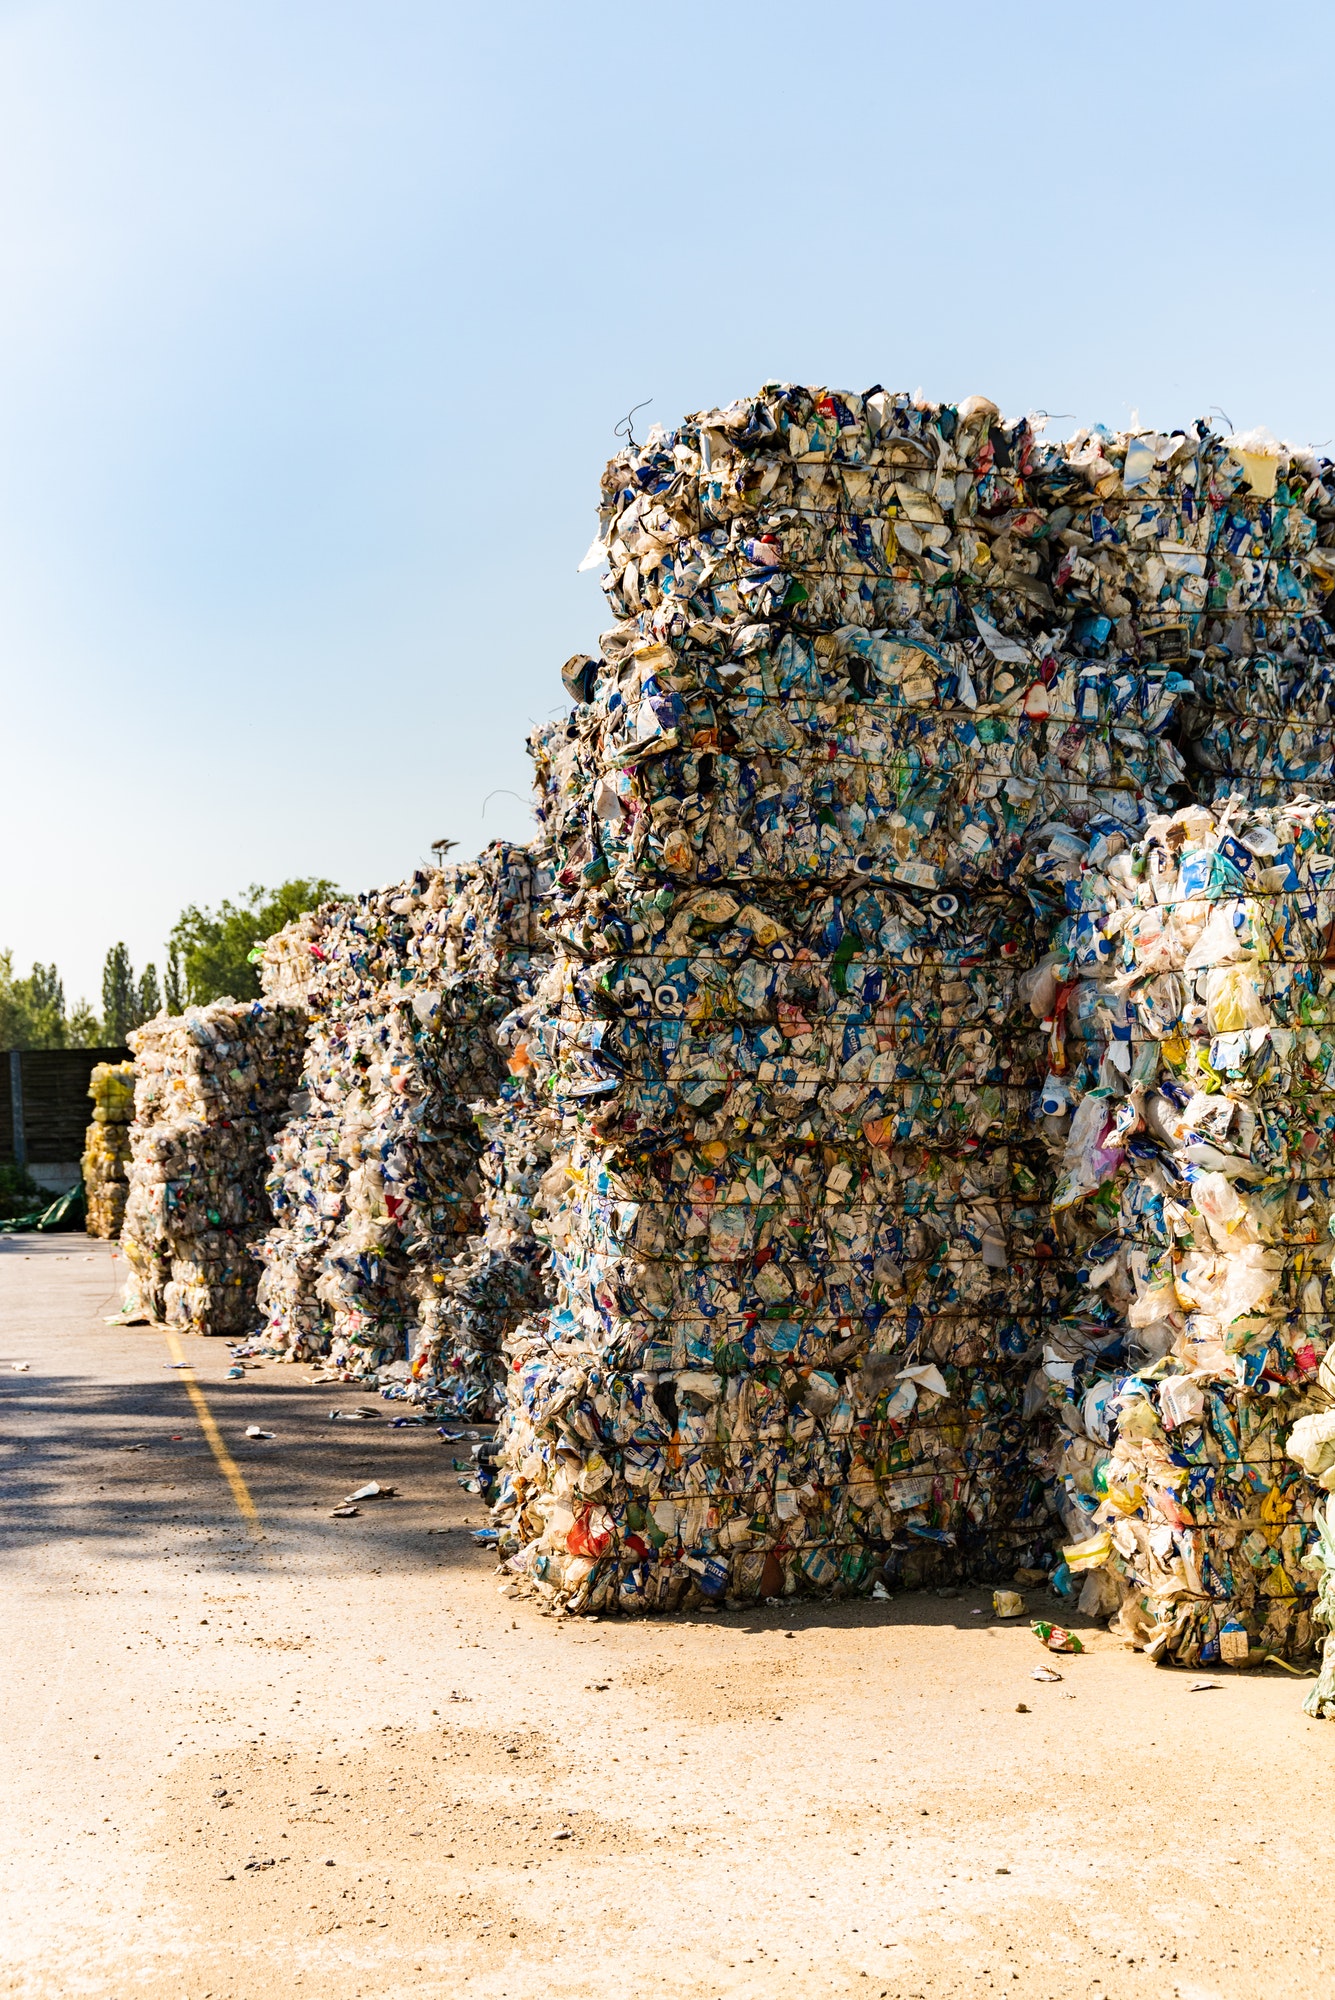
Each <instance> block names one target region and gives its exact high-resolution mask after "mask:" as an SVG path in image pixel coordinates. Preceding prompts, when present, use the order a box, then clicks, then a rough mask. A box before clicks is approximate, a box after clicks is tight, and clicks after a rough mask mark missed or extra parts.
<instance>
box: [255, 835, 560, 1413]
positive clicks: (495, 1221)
mask: <svg viewBox="0 0 1335 2000" xmlns="http://www.w3.org/2000/svg"><path fill="white" fill-rule="evenodd" d="M534 880H535V876H534V868H533V864H532V861H531V858H530V856H529V855H528V853H527V852H526V850H524V849H521V848H516V847H514V846H512V845H511V844H509V843H507V842H498V843H495V844H493V846H491V847H489V848H488V849H487V850H486V851H485V852H484V853H483V855H482V856H481V857H479V859H478V860H477V861H476V862H470V863H468V864H466V865H465V866H463V867H458V868H449V869H446V870H444V871H431V872H424V873H419V874H418V875H416V876H414V877H413V878H412V879H411V880H410V881H408V882H405V883H402V884H397V885H394V886H392V887H390V888H387V889H383V890H380V891H377V892H376V893H374V894H372V895H368V896H363V897H361V898H359V899H358V901H357V902H356V903H355V904H350V905H344V906H338V907H337V908H332V909H329V910H326V911H325V912H322V913H321V918H322V921H321V923H320V925H319V927H318V930H314V929H313V931H312V934H311V936H310V937H309V938H308V940H307V948H308V950H309V954H310V964H311V971H310V974H309V981H308V985H307V993H308V999H309V1004H310V1007H311V1029H310V1035H309V1039H308V1044H307V1051H306V1062H305V1068H304V1071H303V1076H302V1090H301V1093H300V1095H299V1097H298V1098H297V1100H296V1101H295V1102H294V1107H293V1108H294V1116H293V1118H292V1119H291V1121H290V1122H289V1124H288V1125H287V1126H286V1127H285V1128H284V1130H283V1131H282V1132H281V1133H280V1134H279V1135H278V1137H277V1140H276V1142H275V1146H274V1156H273V1168H272V1172H271V1174H270V1177H269V1183H268V1185H269V1194H270V1199H271V1201H272V1204H273V1209H274V1214H275V1217H276V1219H277V1226H276V1227H275V1229H274V1230H273V1231H272V1232H271V1233H270V1235H269V1237H268V1238H267V1240H266V1242H265V1243H264V1245H263V1247H262V1250H261V1255H262V1258H263V1260H264V1264H265V1272H264V1277H263V1280H262V1282H261V1287H260V1301H261V1305H262V1307H263V1309H264V1314H265V1319H266V1324H265V1327H264V1329H263V1332H262V1333H261V1334H260V1335H259V1336H257V1346H258V1348H259V1350H260V1351H263V1352H268V1353H276V1354H282V1355H287V1356H289V1357H292V1358H297V1357H301V1358H307V1359H314V1358H319V1357H326V1358H327V1359H328V1361H329V1363H330V1365H331V1366H332V1367H333V1368H335V1369H337V1370H338V1371H339V1372H341V1373H344V1374H349V1375H353V1376H356V1377H358V1378H364V1379H369V1378H371V1377H374V1378H376V1379H377V1380H378V1381H380V1383H381V1384H382V1385H383V1386H389V1385H391V1384H398V1385H401V1387H402V1389H403V1392H404V1393H408V1394H411V1395H413V1396H414V1397H417V1398H420V1399H429V1400H436V1401H440V1402H443V1403H445V1404H447V1405H449V1406H451V1407H453V1408H456V1409H461V1410H465V1409H466V1410H474V1411H478V1410H482V1409H484V1408H486V1407H489V1405H490V1402H491V1399H492V1397H493V1393H494V1387H495V1381H496V1377H497V1375H498V1374H499V1373H500V1372H501V1366H502V1364H501V1362H500V1360H499V1349H500V1342H501V1339H502V1338H503V1335H504V1332H505V1331H506V1329H507V1328H508V1326H509V1325H510V1324H512V1323H513V1322H514V1320H515V1319H516V1318H518V1316H519V1315H520V1314H521V1313H522V1312H524V1311H525V1310H529V1309H531V1308H532V1307H533V1306H535V1305H537V1304H540V1303H541V1300H542V1293H541V1287H540V1284H539V1283H538V1280H537V1274H536V1273H537V1261H538V1260H537V1255H536V1252H535V1248H534V1246H533V1243H532V1237H531V1231H530V1230H529V1229H528V1226H527V1222H526V1220H525V1217H526V1210H527V1203H528V1199H529V1196H528V1193H527V1191H526V1190H527V1188H528V1186H529V1184H531V1182H532V1180H533V1178H534V1176H535V1173H540V1172H541V1171H542V1168H543V1166H544V1165H545V1163H546V1154H545V1151H543V1150H542V1149H539V1151H538V1152H537V1153H535V1154H534V1158H533V1160H532V1161H531V1162H527V1163H526V1156H527V1152H528V1151H531V1150H532V1142H530V1141H529V1140H528V1139H527V1137H526V1136H524V1135H523V1134H521V1133H520V1131H519V1126H520V1124H521V1123H525V1122H526V1121H523V1120H521V1119H520V1118H519V1115H518V1099H519V1097H520V1095H521V1084H520V1082H519V1081H516V1082H515V1083H513V1084H509V1083H503V1081H502V1079H503V1078H505V1077H506V1076H507V1068H506V1061H505V1056H504V1052H503V1048H502V1040H501V1039H498V1029H500V1028H501V1025H502V1023H503V1022H505V1020H506V1018H507V1016H511V1015H514V1012H515V1009H516V1007H522V1005H523V1004H524V1002H525V1001H526V1000H527V999H530V998H531V980H532V975H531V970H530V959H531V931H532V914H531V912H532V898H533V893H534ZM542 886H543V885H542V882H541V879H540V878H539V880H538V887H539V890H540V889H541V887H542ZM517 1018H518V1017H516V1020H517ZM514 1025H515V1024H514V1023H513V1022H512V1023H511V1026H512V1027H513V1026H514ZM507 1038H509V1037H508V1031H507V1034H506V1035H505V1036H503V1037H502V1039H507ZM510 1056H511V1058H512V1062H513V1067H514V1070H515V1072H516V1076H517V1078H522V1076H523V1075H524V1074H525V1073H526V1072H527V1071H528V1070H529V1068H530V1067H531V1066H530V1065H529V1064H528V1063H527V1060H526V1058H525V1056H524V1054H523V1051H522V1041H521V1043H519V1044H518V1045H516V1046H512V1047H511V1048H510ZM479 1119H482V1120H483V1121H484V1125H485V1124H486V1123H487V1121H494V1122H495V1130H494V1131H493V1130H491V1129H480V1127H479ZM521 1183H522V1185H521Z"/></svg>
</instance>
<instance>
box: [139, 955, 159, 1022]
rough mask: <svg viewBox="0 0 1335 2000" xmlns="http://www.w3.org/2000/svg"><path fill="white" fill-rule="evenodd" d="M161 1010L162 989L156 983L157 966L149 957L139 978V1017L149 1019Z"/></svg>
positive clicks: (144, 1019) (143, 1019)
mask: <svg viewBox="0 0 1335 2000" xmlns="http://www.w3.org/2000/svg"><path fill="white" fill-rule="evenodd" d="M161 1012H162V990H161V988H160V987H159V985H158V968H157V967H156V965H154V963H153V961H152V959H150V960H149V962H148V964H147V965H146V966H145V967H144V970H143V972H142V974H141V976H140V980H139V1019H140V1020H141V1021H151V1020H152V1018H153V1016H154V1015H155V1014H160V1013H161Z"/></svg>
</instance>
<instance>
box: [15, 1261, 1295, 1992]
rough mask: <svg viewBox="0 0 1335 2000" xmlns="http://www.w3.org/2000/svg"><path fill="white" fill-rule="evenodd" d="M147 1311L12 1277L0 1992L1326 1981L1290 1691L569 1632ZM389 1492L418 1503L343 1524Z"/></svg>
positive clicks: (864, 1608) (319, 1432)
mask: <svg viewBox="0 0 1335 2000" xmlns="http://www.w3.org/2000/svg"><path fill="white" fill-rule="evenodd" d="M117 1278H118V1274H117V1267H116V1265H115V1263H114V1261H113V1256H112V1252H111V1251H110V1249H109V1248H108V1246H106V1245H105V1244H98V1243H92V1242H88V1241H86V1240H85V1239H84V1238H83V1237H68V1236H66V1237H55V1238H51V1237H48V1238H35V1237H28V1238H24V1237H18V1238H15V1237H11V1238H7V1239H5V1238H0V1433H2V1435H3V1448H4V1457H5V1463H4V1472H3V1493H4V1499H5V1505H4V1508H3V1513H2V1515H0V1563H2V1565H3V1569H2V1572H0V1574H2V1577H3V1583H2V1586H0V1587H2V1588H3V1604H4V1613H5V1617H4V1629H5V1644H4V1673H3V1700H2V1706H0V1759H3V1779H2V1781H0V1782H2V1784H3V1792H2V1794H0V1795H2V1796H3V1798H4V1801H5V1811H4V1813H3V1815H0V1866H3V1883H4V1891H5V1893H4V1897H3V1903H2V1905H0V1993H6V1994H15V1995H23V1996H34V2000H36V1996H42V2000H46V1996H54V1995H59V1996H62V2000H64V1996H71V1995H83V1994H91V1995H116V1996H122V1995H126V1994H134V1995H143V1996H145V2000H269V1996H277V1995H282V1996H284V2000H291V1996H292V1995H293V1994H294V1993H295V1994H298V1995H299V1994H302V1993H305V1994H310V1995H312V1996H316V1995H318V1996H320V2000H353V1996H362V1995H365V1996H382V1995H383V1996H390V1995H393V1996H399V1995H402V1996H409V1995H411V1996H414V2000H418V1996H421V2000H427V1996H430V1997H431V2000H436V1996H445V1995H451V1996H453V1995H457V1994H460V1993H463V1994H468V1995H476V1996H479V2000H482V1996H485V2000H520V1997H521V1996H522V2000H534V1996H545V1995H553V1996H561V2000H565V1996H574V1995H579V1996H583V1995H597V1996H617V1997H618V2000H619V1996H641V1995H645V1996H648V1995H663V1994H670V1995H682V1996H688V1997H689V2000H695V1996H701V2000H703V1996H726V2000H742V1996H752V1995H765V1996H769V1995H780V1994H781V1995H807V1994H813V1995H815V1994H822V1995H823V1994H853V1995H857V1996H869V1997H870V1996H881V1997H882V2000H946V1996H965V1995H969V1996H973V1995H985V1994H991V1993H1005V1994H1010V1995H1014V1996H1016V2000H1029V1996H1048V2000H1067V1996H1073V1995H1079V1996H1097V1995H1103V1996H1108V2000H1114V1996H1116V2000H1120V1996H1123V1995H1126V1996H1131V1995H1135V1996H1139V1995H1154V1996H1181V2000H1237V1996H1239V1995H1241V1994H1242V1993H1244V1992H1245V1993H1247V1994H1248V1995H1249V1996H1268V1995H1277V1994H1283V1995H1288V1994H1299V1993H1307V1992H1309V1991H1312V1990H1316V1989H1317V1988H1318V1987H1319V1986H1324V1985H1325V1984H1327V1983H1328V1982H1329V1980H1330V1977H1331V1973H1332V1968H1335V1916H1332V1914H1331V1910H1330V1906H1329V1905H1328V1904H1327V1903H1326V1902H1325V1899H1324V1896H1323V1895H1322V1893H1321V1891H1320V1886H1319V1885H1320V1881H1321V1879H1322V1876H1323V1874H1324V1867H1325V1863H1326V1857H1327V1851H1328V1846H1329V1834H1330V1823H1331V1822H1330V1805H1329V1802H1330V1798H1331V1766H1332V1760H1335V1728H1331V1727H1330V1726H1329V1725H1322V1724H1315V1723H1310V1722H1308V1721H1307V1720H1306V1719H1305V1718H1304V1716H1303V1714H1302V1711H1301V1702H1302V1694H1303V1685H1304V1684H1303V1683H1302V1682H1300V1681H1294V1680H1292V1679H1291V1678H1289V1677H1288V1676H1286V1675H1283V1674H1281V1673H1278V1672H1276V1671H1274V1670H1273V1669H1272V1670H1268V1671H1266V1672H1265V1673H1263V1674H1251V1675H1245V1676H1229V1675H1228V1673H1227V1671H1225V1672H1224V1673H1223V1674H1220V1675H1218V1676H1216V1678H1218V1679H1221V1680H1223V1681H1225V1683H1226V1684H1225V1685H1224V1686H1222V1687H1218V1688H1213V1689H1209V1690H1205V1691H1201V1692H1193V1691H1192V1688H1193V1682H1194V1680H1196V1679H1197V1678H1199V1677H1198V1676H1195V1675H1191V1674H1182V1673H1176V1672H1173V1671H1162V1670H1155V1669H1154V1668H1152V1667H1150V1666H1149V1665H1148V1664H1147V1663H1146V1662H1145V1661H1144V1660H1143V1659H1142V1658H1139V1657H1137V1656H1136V1655H1134V1654H1131V1653H1128V1652H1127V1651H1125V1650H1124V1649H1123V1648H1122V1647H1121V1646H1120V1645H1118V1644H1117V1643H1115V1642H1114V1641H1113V1640H1112V1639H1110V1638H1109V1637H1108V1635H1107V1634H1106V1633H1103V1632H1098V1631H1094V1632H1086V1633H1085V1636H1086V1638H1087V1641H1088V1644H1089V1651H1088V1652H1087V1653H1086V1654H1085V1655H1083V1656H1082V1657H1080V1658H1078V1659H1063V1660H1061V1661H1060V1662H1056V1663H1055V1664H1057V1665H1058V1666H1059V1669H1060V1672H1061V1674H1062V1676H1063V1678H1062V1679H1061V1681H1060V1682H1058V1683H1054V1684H1043V1683H1040V1682H1037V1681H1035V1680H1034V1679H1032V1678H1031V1674H1032V1669H1033V1668H1034V1667H1035V1666H1037V1665H1039V1664H1041V1663H1042V1662H1043V1661H1044V1659H1045V1658H1047V1657H1049V1656H1047V1655H1045V1654H1044V1653H1043V1652H1042V1650H1041V1648H1040V1646H1039V1644H1038V1642H1037V1640H1036V1639H1034V1638H1033V1637H1032V1635H1031V1634H1030V1632H1029V1631H1028V1629H1027V1626H1026V1625H1024V1624H1023V1623H1021V1624H1020V1625H1019V1626H1016V1625H1011V1624H1001V1623H999V1622H998V1621H997V1620H995V1619H994V1618H993V1617H992V1615H991V1609H990V1602H989V1599H988V1596H987V1594H986V1593H984V1592H981V1591H980V1592H973V1593H970V1592H962V1593H960V1595H958V1596H956V1597H951V1598H941V1597H938V1596H936V1595H925V1596H904V1597H901V1598H899V1599H897V1600H895V1601H894V1602H893V1603H889V1604H884V1605H879V1604H878V1605H872V1604H862V1603H859V1604H856V1605H853V1604H844V1605H819V1604H805V1605H790V1606H787V1607H784V1608H778V1607H776V1608H774V1609H765V1608H762V1609H759V1610H757V1611H755V1612H750V1611H748V1612H738V1613H728V1612H720V1613H712V1614H711V1613H702V1614H700V1615H698V1616H696V1617H693V1618H686V1619H682V1620H675V1621H650V1622H632V1621H616V1620H614V1621H609V1620H601V1621H576V1620H567V1621H561V1620H557V1619H552V1618H543V1617H540V1616H539V1615H537V1613H536V1612H535V1611H534V1610H533V1609H532V1607H531V1606H529V1605H527V1604H519V1603H517V1602H515V1601H514V1600H513V1599H512V1598H511V1597H510V1596H509V1594H508V1593H507V1592H506V1591H505V1589H504V1587H503V1586H498V1579H497V1577H496V1575H495V1574H494V1570H493V1560H492V1558H491V1557H490V1556H488V1555H486V1554H485V1553H484V1552H482V1551H481V1550H479V1549H478V1548H477V1547H476V1546H475V1544H474V1543H473V1542H472V1540H471V1537H470V1533H469V1528H470V1526H471V1525H480V1524H481V1523H482V1522H483V1520H484V1518H485V1516H484V1514H483V1511H482V1502H481V1501H480V1500H479V1499H478V1498H477V1497H476V1496H473V1495H470V1494H468V1493H466V1492H464V1491H462V1490H461V1488H460V1486H459V1483H458V1477H457V1476H456V1473H455V1471H454V1469H453V1461H454V1460H455V1459H456V1458H458V1459H459V1460H461V1461H463V1460H464V1459H465V1458H466V1454H467V1451H468V1444H467V1442H466V1441H465V1442H463V1443H459V1442H451V1441H448V1440H446V1439H443V1438H441V1437H440V1436H439V1435H438V1434H437V1431H436V1429H435V1427H434V1426H432V1427H425V1428H424V1427H419V1426H408V1427H405V1428H400V1429H393V1428H391V1427H390V1425H389V1421H388V1420H389V1419H390V1418H392V1417H393V1416H394V1415H395V1414H396V1412H400V1411H401V1410H402V1408H403V1406H402V1405H393V1404H381V1403H379V1402H378V1401H377V1399H375V1398H370V1399H368V1398H366V1397H365V1396H361V1395H358V1394H357V1393H356V1392H355V1391H354V1390H353V1389H350V1388H345V1387H334V1388H330V1387H328V1386H324V1387H321V1386H317V1385H314V1384H313V1383H312V1381H311V1379H310V1378H311V1373H312V1371H310V1370H309V1369H305V1368H293V1367H283V1366H278V1365H265V1366H260V1367H253V1368H251V1369H250V1370H249V1372H248V1373H247V1375H246V1377H245V1379H244V1380H242V1381H226V1380H224V1379H223V1378H224V1375H225V1372H226V1369H227V1366H228V1363H229V1360H230V1356H229V1355H228V1352H227V1350H226V1348H225V1346H224V1345H223V1343H222V1342H220V1341H206V1340H181V1341H180V1342H179V1343H178V1345H177V1348H176V1353H175V1354H174V1353H173V1351H172V1349H171V1346H170V1343H169V1341H168V1339H167V1338H166V1337H165V1336H164V1335H163V1334H162V1333H161V1332H157V1331H154V1330H151V1329H146V1328H124V1327H110V1326H107V1325H106V1324H105V1316H106V1315H107V1314H109V1313H111V1312H113V1311H114V1310H115V1306H116V1303H117ZM178 1355H185V1356H187V1357H188V1359H189V1361H190V1363H191V1368H192V1371H193V1375H192V1376H191V1379H194V1380H196V1381H197V1383H198V1386H199V1390H200V1392H201V1394H202V1397H203V1398H204V1399H205V1405H206V1412H207V1413H211V1414H212V1416H213V1418H214V1420H215V1421H216V1425H217V1431H218V1435H219V1438H220V1441H221V1443H222V1445H223V1447H224V1449H225V1450H226V1452H227V1453H228V1454H229V1455H230V1457H231V1459H232V1461H233V1462H234V1465H235V1467H236V1469H237V1472H238V1474H239V1480H240V1482H242V1483H241V1484H240V1486H239V1492H240V1495H241V1496H242V1497H243V1500H244V1496H246V1495H249V1496H250V1498H251V1499H252V1500H253V1505H254V1509H255V1516H256V1518H255V1519H253V1520H248V1518H247V1516H246V1514H245V1513H244V1512H243V1511H242V1508H241V1507H240V1506H239V1505H238V1497H237V1491H236V1490H234V1488H233V1487H230V1486H229V1484H228V1483H227V1481H226V1480H225V1479H224V1477H223V1475H222V1472H221V1471H220V1469H219V1465H218V1462H217V1460H216V1458H215V1455H214V1452H213V1451H212V1449H211V1448H210V1444H209V1442H208V1438H207V1435H206V1423H207V1416H206V1417H205V1419H204V1421H203V1422H202V1420H201V1413H200V1410H199V1409H198V1408H197V1406H196V1404H195V1403H194V1402H193V1401H192V1400H191V1396H190V1393H189V1390H188V1389H187V1386H186V1383H187V1377H188V1374H189V1371H187V1370H184V1369H182V1368H180V1367H176V1366H173V1365H172V1363H173V1361H174V1360H175V1359H176V1358H177V1356H178ZM16 1364H18V1365H17V1366H16ZM24 1364H26V1366H25V1365H24ZM359 1406H362V1407H368V1408H374V1409H375V1411H376V1416H375V1419H374V1421H366V1422H362V1421H355V1420H353V1421H343V1420H340V1421H338V1422H333V1423H331V1422H330V1413H331V1411H334V1410H338V1411H350V1410H355V1409H356V1408H358V1407H359ZM255 1424H257V1425H259V1426H261V1427H262V1428H263V1429H265V1430H270V1431H272V1432H273V1433H274V1436H273V1437H272V1438H270V1439H247V1438H246V1437H245V1436H244V1432H245V1430H246V1427H247V1426H248V1425H255ZM372 1479H375V1480H379V1481H380V1482H381V1483H382V1484H392V1485H393V1486H394V1487H395V1488H396V1489H397V1491H396V1495H395V1497H394V1498H393V1499H387V1500H382V1501H379V1502H376V1503H367V1504H365V1505H363V1507H362V1510H361V1512H360V1513H359V1514H358V1516H357V1517H356V1518H355V1519H350V1520H336V1519H333V1518H331V1513H330V1510H331V1509H332V1508H333V1507H334V1506H336V1505H337V1504H338V1503H339V1502H340V1501H341V1500H342V1499H343V1497H344V1495H345V1494H346V1493H348V1492H349V1491H351V1490H352V1489H353V1488H354V1487H356V1486H358V1485H360V1484H362V1483H363V1482H365V1481H367V1480H372ZM1049 1603H1050V1600H1046V1599H1044V1600H1040V1599H1039V1598H1037V1597H1035V1598H1034V1600H1033V1602H1032V1604H1031V1609H1032V1610H1033V1611H1034V1612H1035V1613H1037V1612H1038V1611H1041V1610H1044V1609H1046V1608H1047V1607H1048V1604H1049Z"/></svg>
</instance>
